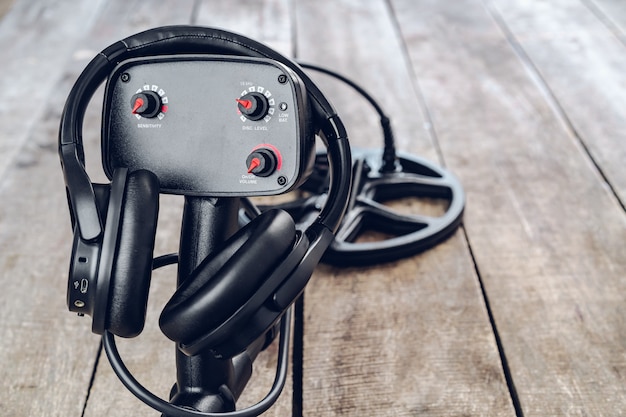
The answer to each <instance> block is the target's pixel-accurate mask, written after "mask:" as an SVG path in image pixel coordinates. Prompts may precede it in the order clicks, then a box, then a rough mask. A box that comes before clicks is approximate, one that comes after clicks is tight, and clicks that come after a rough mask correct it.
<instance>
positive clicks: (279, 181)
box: [276, 175, 287, 185]
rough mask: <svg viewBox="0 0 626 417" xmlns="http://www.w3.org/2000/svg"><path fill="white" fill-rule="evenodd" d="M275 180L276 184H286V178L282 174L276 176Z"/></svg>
mask: <svg viewBox="0 0 626 417" xmlns="http://www.w3.org/2000/svg"><path fill="white" fill-rule="evenodd" d="M276 181H278V185H285V184H287V178H286V177H284V176H282V175H281V176H280V177H278V178H277V180H276Z"/></svg>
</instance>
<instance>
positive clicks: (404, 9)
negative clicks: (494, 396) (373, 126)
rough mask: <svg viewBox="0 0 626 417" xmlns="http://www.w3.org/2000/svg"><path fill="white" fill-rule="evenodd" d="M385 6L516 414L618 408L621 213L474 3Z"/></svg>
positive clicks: (621, 402) (622, 364)
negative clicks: (446, 184) (442, 163)
mask: <svg viewBox="0 0 626 417" xmlns="http://www.w3.org/2000/svg"><path fill="white" fill-rule="evenodd" d="M392 4H393V7H394V10H395V13H396V16H397V17H398V21H399V23H400V25H401V30H402V33H403V37H404V38H405V39H406V41H407V47H408V51H409V54H410V56H411V60H412V63H413V65H414V67H415V71H416V73H417V74H420V76H421V78H420V80H421V85H422V87H423V90H424V94H425V96H426V101H427V103H428V105H429V108H430V109H431V114H432V115H433V120H434V123H435V126H436V128H437V131H438V133H439V138H440V142H441V146H442V151H443V153H444V155H445V156H446V161H447V163H448V166H449V167H450V168H451V169H452V170H453V171H454V172H456V173H457V174H458V175H459V176H460V177H461V179H462V181H463V183H464V184H465V186H466V191H467V193H468V202H469V203H468V206H467V208H466V212H465V220H464V225H465V227H466V230H467V233H468V237H469V241H470V243H471V248H472V252H473V254H474V256H475V259H476V261H477V268H478V270H479V271H480V274H481V277H482V280H483V283H484V285H485V289H486V292H487V295H488V297H489V302H490V305H491V308H492V311H493V314H494V319H495V323H496V325H497V329H498V331H499V334H500V337H501V340H502V343H503V348H504V352H505V354H506V357H507V359H508V364H509V367H510V370H511V375H512V378H513V382H514V384H515V387H516V389H517V394H518V395H519V400H520V403H521V411H522V412H523V414H524V415H529V416H530V415H572V416H573V415H618V414H619V413H621V410H624V409H625V405H626V390H625V388H624V387H625V386H626V384H624V375H625V374H626V352H625V347H624V346H625V345H626V344H625V343H624V335H625V334H626V328H625V323H624V320H623V313H622V311H621V310H622V307H623V305H624V302H625V301H626V300H625V294H626V291H625V290H626V288H625V286H626V282H625V281H624V279H623V277H624V276H625V272H626V252H625V246H624V242H625V241H626V227H624V225H625V223H626V219H625V216H624V213H623V211H622V209H621V208H620V207H619V205H618V204H617V203H616V200H615V197H614V196H613V195H612V194H611V193H610V192H607V190H606V189H605V187H604V186H603V182H602V179H601V178H600V177H599V176H598V174H597V172H596V170H595V167H594V166H593V164H591V163H590V161H589V159H588V158H587V155H585V154H584V153H583V152H581V150H580V146H579V143H578V141H577V139H576V138H573V137H572V136H571V132H569V131H568V130H567V129H564V128H563V125H562V123H561V121H560V120H559V118H558V117H556V116H555V113H554V111H553V109H552V108H551V106H550V104H549V102H548V101H547V100H546V98H545V96H544V92H543V91H542V90H541V89H538V88H537V86H536V84H535V83H534V81H533V78H534V77H536V76H537V74H533V73H532V70H530V74H529V69H528V68H527V67H524V66H522V65H520V61H519V59H518V57H517V56H516V55H515V52H514V51H513V49H512V48H511V45H510V44H509V43H508V42H507V40H506V39H505V38H504V36H503V33H502V31H501V30H500V28H498V27H497V26H496V24H495V23H494V20H493V19H492V17H491V16H490V15H489V14H488V13H487V12H486V10H485V8H484V7H483V5H482V4H481V2H479V1H474V0H465V1H461V2H457V3H455V5H454V7H450V6H449V5H448V4H447V3H443V2H434V1H423V2H419V4H416V3H415V2H414V1H409V0H394V1H393V3H392ZM526 4H530V3H526ZM544 5H545V3H544ZM533 15H534V13H533ZM542 35H545V33H532V32H531V33H528V34H527V36H531V37H535V36H542ZM552 53H554V54H557V53H558V51H554V50H553V51H552ZM433 63H437V65H433ZM578 117H584V116H581V115H580V114H579V115H578Z"/></svg>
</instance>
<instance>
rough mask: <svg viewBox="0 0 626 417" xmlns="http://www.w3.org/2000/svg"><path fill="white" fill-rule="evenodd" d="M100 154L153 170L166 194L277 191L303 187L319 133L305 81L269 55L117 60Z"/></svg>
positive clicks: (108, 167)
mask: <svg viewBox="0 0 626 417" xmlns="http://www.w3.org/2000/svg"><path fill="white" fill-rule="evenodd" d="M102 138H103V140H102V160H103V165H104V170H105V172H106V174H107V175H108V176H109V177H111V176H112V174H113V171H114V169H115V168H117V167H126V168H129V169H130V170H131V171H133V170H137V169H147V170H150V171H152V172H154V173H155V174H156V175H157V177H158V178H159V181H160V184H161V192H164V193H173V194H184V195H202V196H217V197H219V196H251V195H274V194H280V193H283V192H287V191H289V190H290V189H292V188H294V187H295V186H297V185H298V184H300V183H301V182H302V181H303V180H304V179H305V178H303V177H304V176H305V175H306V173H307V172H308V171H309V169H310V161H311V160H312V155H313V144H314V137H313V134H312V132H311V129H310V116H309V112H308V109H307V105H306V91H305V88H304V85H303V83H302V81H301V80H300V79H299V77H298V76H297V75H296V74H295V73H294V72H293V71H291V70H290V69H289V68H287V67H286V66H284V65H282V64H280V63H277V62H275V61H272V60H265V59H256V58H245V57H232V56H211V55H198V56H196V55H193V56H192V55H176V56H161V57H149V58H139V59H132V60H128V61H124V62H122V63H121V64H119V65H118V66H117V67H116V69H115V70H114V71H113V73H112V74H111V76H110V77H109V81H108V82H107V85H106V91H105V105H104V114H103V125H102Z"/></svg>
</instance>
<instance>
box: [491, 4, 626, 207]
mask: <svg viewBox="0 0 626 417" xmlns="http://www.w3.org/2000/svg"><path fill="white" fill-rule="evenodd" d="M489 4H490V5H491V6H490V10H491V11H492V13H493V14H494V16H496V18H498V19H501V20H502V22H503V23H504V24H506V26H507V27H508V28H509V30H510V32H509V36H510V40H511V42H513V43H515V44H516V45H519V46H520V47H521V48H522V49H523V51H524V59H525V58H526V57H527V58H528V59H529V60H530V62H529V65H532V66H534V67H535V68H536V70H537V72H538V75H539V76H540V77H541V81H540V84H541V85H540V88H547V89H548V91H546V94H547V95H553V96H549V99H550V100H551V99H554V102H555V107H558V111H560V110H561V109H562V111H563V112H564V113H563V114H559V115H557V117H559V118H560V119H562V120H563V123H564V124H565V125H566V127H567V128H568V129H571V130H572V132H571V134H572V135H574V136H576V137H578V138H580V140H581V143H582V144H583V145H584V146H585V148H586V149H587V150H588V151H589V153H590V154H591V156H592V158H593V159H594V161H595V163H596V164H597V165H598V166H599V167H601V170H602V173H603V175H604V176H605V177H606V179H607V181H608V183H609V184H610V185H611V186H612V187H613V188H614V189H615V192H616V194H617V195H618V197H619V198H620V200H621V204H622V205H623V206H624V205H626V170H625V169H624V161H626V118H624V108H626V81H625V80H624V68H626V44H623V43H622V42H621V41H620V39H619V38H618V37H616V36H615V33H614V32H612V31H611V30H610V28H609V27H607V26H605V25H604V24H603V23H602V21H601V20H599V19H598V16H597V15H596V14H594V13H592V12H591V10H590V9H588V8H587V7H585V5H584V4H582V3H578V2H567V1H553V2H549V3H537V2H527V3H523V4H520V3H519V2H514V1H507V0H496V1H491V2H489ZM546 86H549V87H546Z"/></svg>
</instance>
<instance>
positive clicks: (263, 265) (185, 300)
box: [159, 210, 296, 343]
mask: <svg viewBox="0 0 626 417" xmlns="http://www.w3.org/2000/svg"><path fill="white" fill-rule="evenodd" d="M295 236H296V226H295V224H294V221H293V219H292V218H291V216H290V215H289V214H287V213H286V212H285V211H283V210H268V211H267V212H264V213H263V214H261V215H260V216H259V217H257V218H256V219H254V220H253V221H252V222H250V223H249V224H247V225H246V226H244V227H243V228H242V229H240V230H239V231H237V233H235V234H234V235H233V236H232V237H231V238H230V239H228V240H227V241H226V242H225V244H224V246H223V247H222V248H221V249H220V250H217V251H216V252H215V254H214V255H212V256H210V257H209V258H207V259H205V260H204V261H203V262H202V263H201V264H200V265H199V266H198V267H197V268H196V270H195V271H194V272H193V273H192V274H191V276H190V277H188V278H187V279H185V280H184V281H183V283H182V284H181V285H180V287H179V288H178V289H177V291H176V293H175V294H174V296H173V297H172V298H171V300H170V301H169V302H168V303H167V305H166V306H165V308H164V309H163V312H162V314H161V319H160V321H159V324H160V326H161V330H162V331H163V333H164V334H165V335H166V336H167V337H169V338H170V339H172V340H174V341H176V342H181V343H189V342H192V341H193V340H195V339H197V338H199V337H201V336H203V335H205V334H208V333H210V332H211V331H213V330H214V329H215V328H216V327H217V326H218V325H220V324H221V323H222V322H224V321H225V320H226V319H228V318H229V317H230V316H231V315H232V314H234V313H235V312H236V311H237V310H238V309H239V308H240V307H241V306H243V305H244V303H246V302H247V301H248V300H249V299H250V298H251V297H252V296H253V295H254V293H255V292H256V291H257V289H258V288H259V287H260V286H261V284H263V282H264V281H265V279H266V278H267V277H269V276H270V275H271V273H272V271H273V270H274V268H275V267H276V266H277V265H278V264H279V263H280V261H281V260H282V259H283V258H284V257H286V256H287V255H288V254H289V253H290V251H291V249H292V248H293V245H294V240H295Z"/></svg>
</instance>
